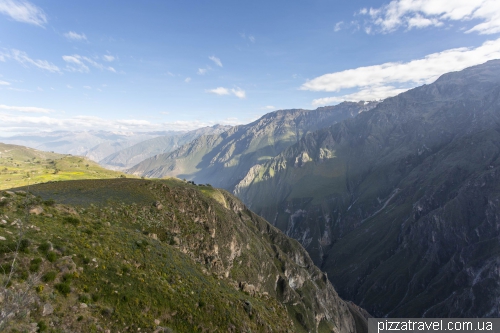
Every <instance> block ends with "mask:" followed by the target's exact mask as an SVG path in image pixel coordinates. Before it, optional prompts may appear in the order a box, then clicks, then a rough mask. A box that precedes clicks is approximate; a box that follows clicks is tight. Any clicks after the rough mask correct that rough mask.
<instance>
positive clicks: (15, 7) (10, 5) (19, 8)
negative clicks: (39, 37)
mask: <svg viewBox="0 0 500 333" xmlns="http://www.w3.org/2000/svg"><path fill="white" fill-rule="evenodd" d="M0 13H2V14H4V15H7V16H10V17H11V18H12V19H13V20H15V21H18V22H23V23H29V24H34V25H38V26H40V27H43V26H44V25H45V24H47V16H46V15H45V13H44V12H43V10H42V9H41V8H39V7H37V6H35V5H34V4H32V3H30V2H28V1H23V0H0Z"/></svg>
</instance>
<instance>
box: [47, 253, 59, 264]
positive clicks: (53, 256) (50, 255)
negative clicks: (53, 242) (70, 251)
mask: <svg viewBox="0 0 500 333" xmlns="http://www.w3.org/2000/svg"><path fill="white" fill-rule="evenodd" d="M56 259H57V253H55V252H54V251H50V252H49V253H47V260H48V261H50V262H54V261H56Z"/></svg>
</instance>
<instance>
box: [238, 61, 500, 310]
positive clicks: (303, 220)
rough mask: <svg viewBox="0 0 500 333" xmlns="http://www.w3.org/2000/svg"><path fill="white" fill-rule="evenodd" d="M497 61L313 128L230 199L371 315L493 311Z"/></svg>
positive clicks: (499, 135) (499, 138) (496, 289)
mask: <svg viewBox="0 0 500 333" xmlns="http://www.w3.org/2000/svg"><path fill="white" fill-rule="evenodd" d="M499 156H500V61H498V60H495V61H490V62H488V63H486V64H483V65H480V66H475V67H471V68H468V69H465V70H463V71H460V72H455V73H449V74H445V75H443V76H442V77H440V78H439V79H438V80H437V81H436V82H435V83H433V84H430V85H424V86H422V87H418V88H415V89H412V90H410V91H408V92H406V93H403V94H400V95H399V96H396V97H394V98H389V99H387V100H385V101H384V102H382V103H380V104H379V105H378V106H377V107H376V108H374V109H373V110H371V111H368V112H364V113H362V114H360V115H358V116H357V117H356V118H353V119H348V120H346V121H344V122H342V123H339V124H336V125H334V126H332V127H330V128H328V129H323V130H319V131H316V132H314V133H311V134H309V135H307V136H306V137H304V138H303V139H302V140H301V141H300V142H299V143H297V144H296V145H293V146H292V147H290V148H289V149H287V150H285V151H284V152H283V153H281V154H280V155H279V156H277V157H276V158H274V159H273V160H272V161H269V162H267V163H266V164H264V165H262V166H259V167H257V168H255V169H253V170H251V172H249V173H248V174H247V176H246V177H245V179H244V180H243V181H242V182H240V184H238V186H237V187H236V191H235V193H236V195H238V197H240V198H241V199H242V200H243V201H244V202H245V203H247V204H248V205H249V206H250V208H251V209H253V210H255V211H256V212H257V213H258V214H260V215H262V216H264V217H265V218H267V219H268V220H269V221H270V222H272V223H273V224H274V225H275V226H277V227H279V228H280V229H281V230H283V231H285V232H286V234H287V235H289V236H291V237H293V238H295V239H297V240H299V241H300V242H301V243H302V245H303V246H304V247H305V248H306V249H307V250H308V252H309V253H310V255H311V257H312V258H313V260H314V261H315V262H316V264H318V265H320V267H322V268H323V269H324V270H325V271H327V272H328V276H329V278H330V279H331V280H332V282H334V284H335V286H336V288H337V289H338V290H339V294H340V295H341V296H343V297H346V298H348V299H351V300H353V301H355V302H356V303H358V304H359V305H361V306H362V307H364V308H366V309H367V310H368V311H369V312H371V313H373V314H374V315H376V316H389V317H421V316H424V315H425V316H429V317H463V316H465V317H483V316H499V315H500V312H499V310H498V309H499V306H500V303H499V301H498V300H499V296H500V278H499V277H498V274H496V273H495V272H497V271H498V269H499V268H500V262H499V261H498V254H499V253H500V248H499V246H498V237H499V236H500V234H499V230H500V229H499V228H498V225H499V223H500V221H499V218H498V216H500V205H499V198H500V188H499V184H500V181H499V179H498V177H499V175H500V171H499V170H500V169H499V167H500V161H499V159H498V157H499Z"/></svg>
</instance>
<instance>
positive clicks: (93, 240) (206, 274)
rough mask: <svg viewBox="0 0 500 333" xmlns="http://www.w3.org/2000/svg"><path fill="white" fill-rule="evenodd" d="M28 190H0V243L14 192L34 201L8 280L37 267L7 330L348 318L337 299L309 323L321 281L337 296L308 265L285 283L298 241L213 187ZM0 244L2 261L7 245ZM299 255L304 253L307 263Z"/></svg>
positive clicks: (165, 184)
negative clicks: (28, 295)
mask: <svg viewBox="0 0 500 333" xmlns="http://www.w3.org/2000/svg"><path fill="white" fill-rule="evenodd" d="M21 190H26V189H25V188H23V189H21ZM30 190H31V191H32V193H33V194H34V195H32V194H30V193H27V194H25V193H23V192H19V191H18V190H17V191H6V192H1V191H0V196H2V197H3V199H2V200H3V201H4V202H6V204H5V205H3V206H2V207H0V220H3V221H5V223H3V222H2V223H3V224H0V235H1V236H3V237H4V238H5V240H4V241H0V246H2V245H3V244H11V243H13V242H15V241H16V235H17V233H16V231H17V230H18V229H17V225H19V223H15V222H16V221H20V220H21V219H23V216H24V214H25V211H26V210H25V209H24V207H23V201H22V200H23V199H29V202H30V207H29V208H30V211H31V212H32V213H31V214H30V216H29V222H28V224H27V225H25V230H26V231H25V234H24V239H25V240H26V241H23V244H24V245H23V251H21V252H20V254H19V258H18V262H19V264H18V265H17V266H16V267H15V275H14V279H13V282H12V285H11V286H9V288H22V287H23V286H25V285H26V278H27V277H28V276H29V275H30V274H31V275H33V274H38V275H39V276H40V280H39V283H38V284H37V285H35V286H33V288H32V290H31V291H32V293H33V295H34V301H33V302H32V303H31V304H30V306H29V308H28V309H26V310H29V312H28V311H25V312H23V313H17V315H16V316H15V317H14V318H13V319H12V320H11V322H10V326H9V330H10V332H22V331H26V330H28V331H29V330H30V329H31V328H33V327H38V331H47V332H52V331H53V332H64V331H79V332H84V331H85V332H100V331H105V330H110V331H111V332H117V331H120V332H127V331H134V332H137V331H139V329H141V332H144V331H145V332H153V331H155V332H162V331H163V332H250V331H252V332H271V331H272V332H306V331H311V330H312V331H315V330H316V327H317V325H318V324H320V325H319V331H318V332H322V331H323V330H324V331H325V332H327V331H330V330H331V329H333V328H334V327H335V326H336V325H337V326H338V328H339V330H343V329H346V327H343V326H342V325H344V326H345V323H344V322H345V321H346V320H347V322H349V320H350V316H349V313H348V310H347V309H346V308H344V307H342V306H339V309H334V310H331V312H332V313H333V314H334V316H333V315H332V317H334V318H330V319H329V320H327V319H326V318H324V320H320V322H319V323H316V322H315V319H314V318H315V317H314V313H313V311H312V309H313V307H314V306H315V305H313V304H312V302H313V298H314V296H315V295H316V294H315V292H317V290H318V288H324V294H325V295H330V294H331V295H333V296H331V297H337V296H336V294H334V291H333V288H331V286H330V287H329V288H331V289H328V288H326V286H325V282H324V281H326V278H325V277H324V276H323V275H322V273H321V272H320V271H319V270H317V269H316V270H314V269H313V270H311V271H310V272H309V273H307V274H312V275H311V276H309V277H308V278H309V279H310V282H308V283H304V284H303V286H302V287H296V286H294V287H293V288H291V287H290V286H289V283H288V282H286V281H287V276H286V275H285V273H284V271H285V270H288V273H287V274H289V275H290V274H298V275H297V278H298V279H300V276H302V275H303V274H305V273H304V272H300V269H302V268H300V267H299V266H297V265H296V264H295V263H293V262H292V261H291V260H290V259H289V258H288V257H287V254H286V253H287V251H290V252H294V253H296V255H299V256H304V255H305V252H304V250H303V249H301V248H300V246H299V245H298V243H296V242H295V241H291V240H288V239H286V237H284V236H283V235H282V234H280V233H278V232H277V231H273V230H274V229H273V228H272V227H271V226H270V225H268V224H267V223H265V222H264V221H263V220H258V219H257V217H255V216H253V215H252V214H251V213H250V212H249V211H245V210H241V209H242V208H243V209H244V206H242V205H241V204H240V203H239V204H238V203H237V202H233V201H232V200H233V199H231V198H229V197H228V194H225V193H224V192H223V191H220V190H217V189H214V188H212V187H211V186H196V187H194V186H192V185H188V184H186V183H184V182H181V181H176V180H157V181H151V180H140V179H136V180H134V179H115V180H99V181H92V180H88V181H73V182H57V183H48V184H40V185H37V186H34V187H32V188H30ZM49 198H50V199H51V200H52V201H53V202H51V204H49V205H47V204H46V202H47V200H49ZM237 205H241V207H239V206H238V207H237ZM37 208H39V209H37ZM237 211H239V212H240V213H236V212H237ZM238 214H239V215H238ZM252 219H255V220H252ZM238 221H239V222H238ZM245 221H246V222H245ZM241 223H243V224H241ZM256 223H257V224H256ZM261 224H262V225H261ZM265 228H268V229H269V228H271V229H269V232H266V231H265V230H266V229H265ZM281 237H282V238H281ZM271 238H274V239H275V240H277V244H278V245H271V242H270V239H271ZM285 240H286V241H285ZM287 241H288V242H289V243H286V242H287ZM280 242H281V243H282V247H280V246H281V245H279V244H280ZM286 244H289V245H286ZM301 251H302V252H301ZM0 252H1V253H2V254H0V263H1V264H3V265H5V266H6V268H7V269H6V270H5V272H7V270H8V267H10V266H9V263H10V262H11V260H12V255H13V252H12V249H10V250H9V247H8V246H5V248H3V250H2V251H0ZM270 254H272V256H270ZM274 256H276V257H275V258H274V259H273V257H274ZM305 256H306V257H302V258H301V259H300V260H302V264H303V265H306V266H312V264H311V262H310V259H309V258H308V257H307V255H305ZM297 258H298V257H297ZM297 258H296V259H295V260H299V259H297ZM274 263H276V264H274ZM308 269H309V268H308ZM1 273H2V272H0V279H2V277H5V275H4V274H1ZM301 274H302V275H301ZM277 279H278V280H279V281H282V282H279V283H278V284H279V286H280V288H278V290H276V291H275V283H276V280H277ZM321 284H322V286H321ZM303 302H306V303H307V305H308V306H309V307H310V308H309V309H306V308H305V307H304V304H303ZM332 302H340V303H343V302H342V301H341V300H340V299H338V298H335V299H333V300H332ZM340 303H339V304H340ZM335 304H336V305H335V306H338V305H337V303H335ZM315 311H318V313H321V311H324V310H323V309H317V310H315ZM329 311H330V310H329ZM329 315H331V314H329ZM345 318H347V319H345ZM348 328H349V327H347V329H348ZM350 328H351V329H352V327H350ZM9 330H7V332H9Z"/></svg>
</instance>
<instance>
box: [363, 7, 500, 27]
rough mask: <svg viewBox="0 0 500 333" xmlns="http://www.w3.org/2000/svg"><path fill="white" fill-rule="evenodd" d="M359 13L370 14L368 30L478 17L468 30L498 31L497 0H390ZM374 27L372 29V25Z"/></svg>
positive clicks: (433, 24)
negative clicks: (476, 22)
mask: <svg viewBox="0 0 500 333" xmlns="http://www.w3.org/2000/svg"><path fill="white" fill-rule="evenodd" d="M358 14H360V15H365V16H368V17H369V20H368V21H367V24H368V26H367V28H365V31H366V29H368V31H369V32H381V33H389V32H393V31H395V30H397V29H399V28H404V29H408V30H410V29H414V28H415V29H419V28H425V27H431V26H435V27H439V26H442V25H444V24H445V23H447V22H449V21H460V22H466V21H471V20H479V21H481V23H479V24H476V25H474V26H473V27H472V28H471V29H468V30H466V32H467V33H470V32H477V33H479V34H495V33H499V32H500V1H498V0H474V1H467V0H461V1H449V0H393V1H391V2H390V3H389V4H386V5H383V6H382V7H379V8H369V9H368V8H362V9H361V10H360V11H359V12H358ZM372 28H373V29H372Z"/></svg>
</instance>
